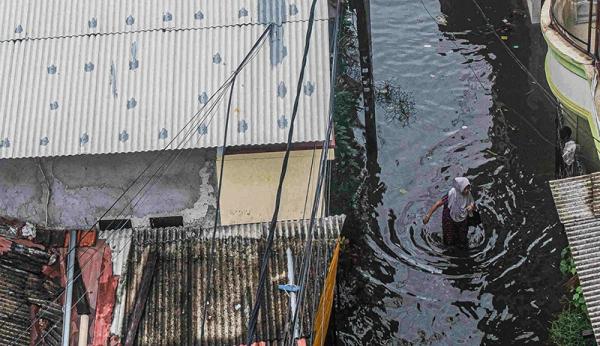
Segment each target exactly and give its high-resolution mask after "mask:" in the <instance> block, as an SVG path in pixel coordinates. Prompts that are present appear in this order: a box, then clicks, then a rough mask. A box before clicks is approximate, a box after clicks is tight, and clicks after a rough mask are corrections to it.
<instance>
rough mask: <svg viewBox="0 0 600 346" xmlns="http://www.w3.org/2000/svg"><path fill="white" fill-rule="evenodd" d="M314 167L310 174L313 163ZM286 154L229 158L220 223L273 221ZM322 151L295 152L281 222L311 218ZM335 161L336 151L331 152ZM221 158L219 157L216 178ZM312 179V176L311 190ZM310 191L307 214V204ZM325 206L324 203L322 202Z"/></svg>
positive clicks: (276, 153)
mask: <svg viewBox="0 0 600 346" xmlns="http://www.w3.org/2000/svg"><path fill="white" fill-rule="evenodd" d="M313 153H314V165H313V167H312V176H311V174H310V171H311V169H310V168H311V162H312V161H313ZM283 155H284V152H272V153H256V154H237V155H226V156H225V166H224V169H223V170H224V173H223V188H222V191H221V224H223V225H232V224H241V223H253V222H263V221H270V220H271V218H272V216H273V210H274V208H275V194H276V193H277V184H278V182H279V175H280V173H281V165H282V163H283ZM320 157H321V150H302V151H292V152H291V153H290V160H289V163H288V169H287V175H286V178H285V182H284V185H283V193H282V199H281V206H280V209H279V220H294V219H301V218H303V214H304V217H305V218H309V217H310V212H311V209H312V201H313V198H314V194H315V189H316V181H317V175H318V174H319V159H320ZM329 158H330V159H333V150H330V152H329ZM220 168H221V157H218V158H217V177H218V176H219V174H220ZM309 177H311V178H310V179H311V182H310V188H309V184H308V182H309ZM307 189H308V190H309V191H308V196H309V197H308V203H307V205H306V211H305V209H304V201H305V198H306V194H307ZM320 205H321V206H322V205H323V203H322V202H321V203H320Z"/></svg>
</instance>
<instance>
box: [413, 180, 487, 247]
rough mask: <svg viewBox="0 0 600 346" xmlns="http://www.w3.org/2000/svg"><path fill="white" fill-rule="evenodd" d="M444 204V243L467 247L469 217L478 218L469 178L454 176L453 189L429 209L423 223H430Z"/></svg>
mask: <svg viewBox="0 0 600 346" xmlns="http://www.w3.org/2000/svg"><path fill="white" fill-rule="evenodd" d="M442 205H443V206H444V211H443V213H442V230H443V239H444V245H447V246H451V245H457V246H459V247H467V244H468V239H467V233H468V231H469V225H470V224H471V222H470V220H469V218H474V217H475V218H476V216H475V212H476V207H475V201H474V200H473V195H471V183H470V182H469V179H467V178H463V177H459V178H454V183H453V187H452V189H450V191H448V194H447V195H446V196H444V197H443V198H442V199H440V200H439V201H437V202H435V204H434V205H433V206H432V207H431V208H430V209H429V211H428V212H427V215H425V217H424V218H423V224H425V225H426V224H427V223H429V220H430V219H431V215H433V213H435V211H436V210H437V209H438V208H439V207H441V206H442Z"/></svg>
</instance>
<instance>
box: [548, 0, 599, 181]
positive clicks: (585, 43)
mask: <svg viewBox="0 0 600 346" xmlns="http://www.w3.org/2000/svg"><path fill="white" fill-rule="evenodd" d="M597 11H598V6H597V1H596V0H593V1H592V0H586V1H582V0H552V1H550V0H548V1H546V2H545V3H544V5H543V6H542V13H541V28H542V33H543V34H544V38H545V39H546V42H547V44H548V53H547V55H546V62H545V65H546V66H545V70H546V79H547V81H548V85H549V86H550V89H551V91H552V93H553V94H554V95H555V96H556V98H557V99H558V101H559V102H560V104H561V109H562V114H563V117H564V122H565V125H567V126H569V127H570V128H571V129H572V130H573V131H572V133H573V136H574V137H575V138H573V139H574V140H576V141H577V143H578V144H580V147H581V149H582V153H583V156H584V157H585V159H586V160H585V162H586V166H588V169H589V170H597V169H598V168H600V159H599V158H600V156H599V153H600V140H599V139H600V132H599V129H600V126H599V124H600V120H599V118H598V113H599V112H598V105H599V99H598V96H597V91H598V83H597V79H598V69H597V66H596V63H595V62H596V59H597V57H598V56H599V55H598V52H599V50H598V49H599V48H598V44H597V42H598V31H597V30H596V29H595V28H596V27H597V25H596V23H597V22H596V21H597V18H598V17H597V15H596V12H597Z"/></svg>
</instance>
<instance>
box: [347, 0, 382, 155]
mask: <svg viewBox="0 0 600 346" xmlns="http://www.w3.org/2000/svg"><path fill="white" fill-rule="evenodd" d="M352 5H353V7H354V9H355V11H356V18H357V22H356V31H357V35H358V51H359V55H360V73H361V79H362V89H363V101H364V103H363V107H364V111H365V141H366V143H365V144H366V149H367V163H368V164H376V163H377V122H376V118H375V89H374V87H373V53H372V45H371V16H370V1H369V0H352Z"/></svg>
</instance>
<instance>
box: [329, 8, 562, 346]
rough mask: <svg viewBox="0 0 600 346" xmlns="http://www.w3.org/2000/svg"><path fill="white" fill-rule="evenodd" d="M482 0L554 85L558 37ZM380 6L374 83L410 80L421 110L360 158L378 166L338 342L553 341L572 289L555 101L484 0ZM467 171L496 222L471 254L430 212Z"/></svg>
mask: <svg viewBox="0 0 600 346" xmlns="http://www.w3.org/2000/svg"><path fill="white" fill-rule="evenodd" d="M477 2H478V3H479V5H480V6H481V8H482V9H483V11H484V12H485V15H486V16H487V17H489V21H490V23H491V24H492V25H493V26H494V28H498V27H501V26H502V24H503V20H505V21H506V22H509V23H511V27H510V30H508V31H507V32H505V33H503V35H506V36H507V37H506V38H507V39H506V41H505V42H506V44H507V46H508V47H509V48H510V49H511V51H512V52H514V54H515V55H516V57H518V59H519V60H520V61H521V62H522V63H523V64H524V65H525V66H527V68H528V69H529V70H530V71H531V73H532V74H533V75H534V76H535V78H536V79H537V80H538V82H539V83H540V84H541V86H542V87H543V88H546V89H547V88H548V86H547V85H546V80H545V78H544V57H545V54H546V48H545V42H544V40H543V37H542V35H541V32H540V29H539V26H537V27H535V26H532V25H531V24H530V22H529V19H528V18H527V17H526V11H527V10H526V8H524V7H523V5H522V2H521V1H515V0H505V1H490V0H477ZM371 11H372V12H371V20H372V37H373V52H374V73H375V80H376V81H382V80H391V81H392V82H393V83H396V84H398V85H400V86H401V87H402V88H403V90H404V91H406V92H407V93H409V95H410V97H411V99H412V101H413V102H414V104H415V112H414V114H413V115H411V118H410V119H409V121H408V124H404V123H402V122H398V121H395V120H393V119H390V118H389V117H385V116H383V115H381V114H383V113H385V109H378V120H377V139H378V140H377V143H378V144H377V147H376V148H371V147H367V148H364V147H363V149H364V153H365V154H364V155H362V154H360V155H359V154H357V157H359V156H360V157H361V159H362V160H366V161H367V162H365V167H367V173H366V174H365V177H364V179H363V180H362V181H361V191H363V192H362V194H363V198H361V199H360V200H359V201H357V202H356V203H353V204H355V207H354V209H355V211H356V212H355V213H354V214H355V215H354V216H352V215H350V219H349V221H347V223H346V226H345V230H344V231H345V236H346V238H348V240H349V245H348V247H347V249H346V250H345V253H346V254H347V256H345V258H344V259H343V262H342V268H341V270H340V283H339V297H340V299H339V301H338V306H337V310H336V317H335V329H336V330H337V331H338V340H337V341H338V344H343V345H402V344H418V345H420V344H425V345H449V344H454V345H456V344H464V345H478V344H485V345H496V344H497V345H506V344H514V343H518V344H524V343H533V344H540V343H546V342H547V341H548V328H549V325H550V321H551V320H552V319H553V318H554V317H555V315H556V314H557V313H558V312H559V311H560V309H561V305H560V298H561V296H562V295H563V292H564V288H563V286H562V285H563V283H564V280H563V277H562V275H561V273H560V270H559V268H558V267H559V262H560V252H561V249H563V248H564V247H565V245H566V238H565V236H564V234H563V233H562V231H561V225H560V223H559V222H558V218H557V216H556V211H555V209H554V205H553V202H552V196H551V194H550V190H549V188H548V180H551V179H553V178H554V170H555V164H554V162H555V161H554V159H555V152H554V143H555V117H556V109H555V108H554V106H553V105H552V104H551V103H549V102H548V101H547V100H546V98H545V96H544V94H543V93H542V92H541V90H540V89H539V88H538V86H536V85H535V82H534V81H533V80H532V79H531V78H529V77H528V76H527V74H526V73H525V72H524V71H523V70H522V69H521V68H520V67H519V65H518V64H517V63H516V62H515V61H514V60H513V59H512V58H511V56H510V55H509V54H507V52H506V50H505V47H503V45H502V44H501V43H500V42H499V41H498V39H497V37H496V36H495V35H494V34H493V32H492V31H491V30H494V28H490V27H489V26H487V25H486V21H485V20H484V18H483V16H482V14H481V13H480V12H479V11H478V9H477V7H476V6H475V3H474V2H473V1H471V0H463V1H457V0H439V1H438V0H423V1H422V2H421V1H408V0H372V2H371ZM354 133H355V134H356V145H357V146H359V147H362V146H363V144H361V143H364V140H362V139H361V137H362V136H363V133H362V130H361V129H358V128H357V129H355V131H354ZM359 152H360V150H359ZM373 157H375V158H376V159H375V160H376V162H375V161H374V159H373ZM369 161H370V162H369ZM460 175H464V176H466V177H468V178H469V179H470V180H471V182H472V184H473V190H474V191H473V193H474V197H475V200H476V203H477V204H478V206H479V208H480V210H481V213H482V219H483V223H482V225H481V226H479V227H478V228H476V229H471V231H470V234H469V239H470V249H469V250H468V251H467V252H464V251H455V250H450V249H447V248H446V247H445V246H443V244H442V241H441V213H440V212H438V213H437V214H435V215H434V217H433V218H432V221H431V222H430V223H429V224H428V225H426V226H424V225H423V223H422V221H421V220H422V218H423V215H425V213H426V212H427V209H428V208H429V207H430V206H431V204H433V203H434V202H435V201H436V200H437V199H439V198H440V197H442V196H443V195H444V194H445V193H446V192H447V190H448V189H449V188H450V187H451V182H452V179H453V178H454V177H455V176H460ZM332 203H333V205H334V208H335V207H336V205H337V208H338V209H343V203H344V202H342V201H340V200H337V201H336V196H332ZM350 268H352V270H350Z"/></svg>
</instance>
